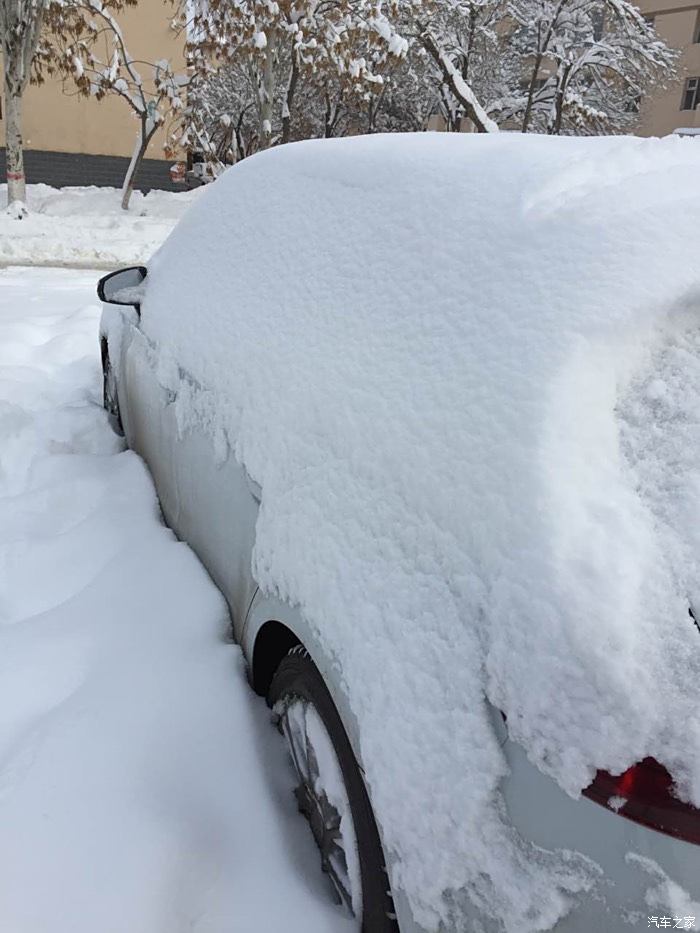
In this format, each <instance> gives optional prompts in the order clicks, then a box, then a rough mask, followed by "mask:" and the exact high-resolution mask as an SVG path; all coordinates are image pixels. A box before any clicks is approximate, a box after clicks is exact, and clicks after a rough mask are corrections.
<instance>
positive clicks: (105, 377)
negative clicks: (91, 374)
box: [102, 341, 124, 437]
mask: <svg viewBox="0 0 700 933" xmlns="http://www.w3.org/2000/svg"><path fill="white" fill-rule="evenodd" d="M102 405H103V407H104V410H105V411H106V412H107V415H108V417H109V423H110V425H111V427H112V430H113V431H114V433H115V434H119V435H120V436H121V437H124V425H123V424H122V416H121V412H120V410H119V395H118V393H117V380H116V377H115V375H114V370H113V369H112V363H111V361H110V359H109V353H108V352H107V344H106V341H105V342H103V344H102Z"/></svg>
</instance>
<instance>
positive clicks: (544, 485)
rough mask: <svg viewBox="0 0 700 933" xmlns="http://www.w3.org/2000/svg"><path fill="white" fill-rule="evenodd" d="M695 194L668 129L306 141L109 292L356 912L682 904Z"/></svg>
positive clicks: (259, 683) (115, 362) (145, 394)
mask: <svg viewBox="0 0 700 933" xmlns="http://www.w3.org/2000/svg"><path fill="white" fill-rule="evenodd" d="M698 216H700V150H698V149H697V147H695V146H688V145H687V143H685V142H684V141H683V140H679V139H672V138H668V139H665V140H638V139H632V138H627V139H563V138H562V139H559V138H542V137H529V136H522V137H521V136H518V135H515V134H508V135H505V134H502V135H501V136H496V135H494V136H483V137H482V136H466V135H455V136H453V135H449V134H419V135H415V136H403V135H397V136H392V137H383V136H378V137H369V138H355V139H348V140H327V141H316V142H306V143H299V144H294V145H290V146H284V147H280V148H278V149H275V150H272V151H268V152H265V153H263V154H261V155H258V156H255V157H253V158H251V159H246V160H245V161H243V162H242V163H240V164H238V165H236V166H235V167H234V168H232V169H231V170H229V171H228V172H226V173H225V174H224V175H223V176H222V177H221V178H220V179H219V180H218V181H217V182H216V183H215V184H213V185H211V186H209V187H208V188H207V190H206V191H205V192H204V193H203V195H202V197H201V198H200V199H199V200H198V201H197V202H196V203H195V204H194V205H193V206H192V208H191V209H190V211H189V212H188V213H187V214H186V215H185V217H184V218H183V219H182V221H181V222H180V224H179V225H178V227H177V228H176V229H175V231H174V232H173V233H172V235H171V236H170V238H169V239H168V240H167V242H166V243H165V244H164V246H163V247H162V248H161V249H160V251H159V252H158V253H157V254H156V255H155V256H154V257H153V258H152V260H151V262H150V263H149V265H148V268H147V270H146V268H140V267H139V268H135V269H131V270H122V271H119V272H117V273H113V274H111V275H109V276H106V277H105V278H104V279H103V280H102V281H101V283H100V286H99V294H100V297H101V298H102V299H103V301H105V302H106V304H105V306H104V313H103V322H102V337H101V340H102V360H103V367H104V400H105V406H106V408H107V410H108V411H109V412H110V415H111V416H112V419H113V421H114V423H115V424H116V425H117V426H118V428H119V429H120V430H123V432H124V433H125V435H126V438H127V441H128V443H129V445H130V446H131V447H132V448H133V449H134V450H136V451H137V452H138V453H139V454H141V455H142V456H143V458H144V459H145V461H146V463H147V464H148V466H149V468H150V470H151V473H152V475H153V478H154V480H155V484H156V487H157V490H158V494H159V497H160V502H161V505H162V510H163V514H164V516H165V519H166V521H167V522H168V524H169V525H170V526H171V527H172V528H173V529H174V530H175V532H176V533H177V535H178V536H180V537H181V538H182V539H184V540H185V541H186V542H188V543H189V544H190V545H191V546H192V548H193V549H194V550H195V551H196V553H197V554H198V555H199V557H200V558H201V560H202V562H203V564H204V565H205V567H206V568H207V569H208V571H209V573H210V575H211V576H212V578H213V580H214V581H215V582H216V584H217V585H218V586H219V588H220V589H221V591H222V592H223V594H224V596H225V597H226V600H227V602H228V605H229V607H230V611H231V617H232V622H233V634H234V636H235V638H236V640H237V641H238V642H239V643H240V645H241V647H242V649H243V652H244V655H245V657H246V659H247V662H248V666H249V671H250V679H251V683H252V685H253V687H254V688H255V690H256V691H257V692H258V693H259V694H261V695H263V696H266V697H267V699H268V702H269V703H270V705H271V707H272V709H273V712H274V718H275V720H276V722H277V723H278V725H279V727H280V730H281V731H282V733H283V734H284V736H285V737H286V739H287V742H288V744H289V748H290V751H291V755H292V758H293V761H294V765H295V767H296V772H297V775H298V786H297V790H296V794H297V798H298V801H299V807H300V809H301V810H302V812H303V813H305V814H306V816H307V817H308V819H309V822H310V824H311V829H312V832H313V834H314V837H315V839H316V841H317V842H318V845H319V848H320V850H321V853H322V862H323V867H324V869H325V871H327V872H328V874H329V876H330V878H331V880H332V881H333V884H334V886H335V889H336V892H337V894H338V898H339V900H340V901H342V902H343V903H344V904H345V906H346V908H347V909H348V910H349V911H352V913H353V914H354V916H355V917H356V918H357V920H358V923H359V924H361V927H362V929H363V930H364V931H366V933H389V931H396V930H397V929H399V930H400V931H401V933H409V931H410V933H415V931H417V930H425V931H435V930H438V929H440V930H442V931H446V933H459V931H466V930H507V931H516V930H517V931H519V933H523V931H531V930H533V931H534V930H544V929H550V928H552V929H556V930H558V931H562V933H564V931H566V933H583V931H586V933H589V931H591V930H613V929H618V928H623V929H624V928H625V926H626V925H628V924H630V925H632V926H633V927H634V926H639V925H641V926H643V927H645V928H646V927H647V921H648V922H649V924H651V925H652V926H653V925H654V923H655V922H658V921H659V920H660V919H661V918H667V919H671V921H672V925H674V924H677V923H680V924H681V927H680V928H683V924H685V925H686V928H688V929H692V928H693V926H692V924H694V926H695V928H700V906H699V905H700V810H698V809H697V808H698V806H699V805H700V691H698V686H697V684H698V674H699V673H700V633H699V632H698V628H697V625H696V623H695V621H694V618H693V614H692V613H693V606H694V605H695V606H700V592H699V589H700V585H699V581H700V573H699V572H698V571H699V570H700V567H698V558H699V556H700V549H699V545H700V540H698V528H700V493H699V492H698V490H700V466H699V461H700V458H699V457H698V452H699V451H700V353H699V350H700V330H699V328H698V321H699V314H700V288H699V286H700V272H699V271H698V260H697V257H698V255H700V225H699V224H698V222H697V218H698ZM696 915H697V916H696ZM693 918H694V919H693ZM666 925H668V924H666Z"/></svg>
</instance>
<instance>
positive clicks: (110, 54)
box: [46, 0, 188, 210]
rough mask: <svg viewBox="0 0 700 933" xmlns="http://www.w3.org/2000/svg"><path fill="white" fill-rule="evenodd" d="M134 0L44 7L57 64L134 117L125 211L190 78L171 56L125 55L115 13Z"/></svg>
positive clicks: (79, 0)
mask: <svg viewBox="0 0 700 933" xmlns="http://www.w3.org/2000/svg"><path fill="white" fill-rule="evenodd" d="M135 2H136V0H49V2H48V7H47V12H46V24H47V26H48V27H49V28H50V30H51V43H52V51H53V56H52V61H53V63H54V67H55V69H56V70H58V71H59V72H60V73H61V74H62V75H63V76H64V79H67V80H69V81H70V82H71V83H72V84H73V85H74V86H75V88H76V90H77V92H78V93H79V94H81V95H83V96H85V97H90V96H94V97H95V98H96V99H97V100H101V99H102V98H103V97H106V96H107V95H112V96H116V97H119V98H120V99H121V100H123V101H124V102H125V104H126V105H127V106H128V107H129V109H130V110H131V112H132V114H133V115H134V117H135V119H136V122H137V126H138V129H137V133H136V141H135V144H134V150H133V154H132V157H131V161H130V163H129V167H128V169H127V172H126V175H125V177H124V184H123V187H122V207H123V208H124V210H128V207H129V201H130V199H131V195H132V192H133V189H134V181H135V178H136V175H137V173H138V169H139V167H140V165H141V163H142V161H143V158H144V156H145V154H146V151H147V149H148V147H149V145H150V142H151V140H152V139H153V136H154V135H155V133H156V132H157V130H158V128H159V127H161V126H162V125H163V124H164V123H165V121H166V119H167V118H168V117H169V116H171V115H173V114H179V113H180V112H181V111H182V109H183V107H184V93H185V90H186V87H187V83H188V79H187V76H186V75H182V74H176V73H175V72H174V71H173V68H172V66H171V64H170V62H169V61H166V60H162V61H157V62H147V61H137V60H136V59H134V58H133V57H132V56H131V55H130V54H129V51H128V48H127V46H126V42H125V40H124V35H123V33H122V30H121V27H120V25H119V22H118V20H117V14H118V13H119V12H120V11H121V10H123V9H124V7H125V6H133V5H134V4H135ZM144 68H145V69H148V72H147V73H148V77H147V78H145V79H144V78H143V77H142V75H141V69H144Z"/></svg>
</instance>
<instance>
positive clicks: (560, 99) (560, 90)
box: [547, 65, 571, 136]
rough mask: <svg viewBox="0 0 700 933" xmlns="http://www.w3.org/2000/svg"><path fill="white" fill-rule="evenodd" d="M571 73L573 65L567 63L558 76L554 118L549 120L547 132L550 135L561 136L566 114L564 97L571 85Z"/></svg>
mask: <svg viewBox="0 0 700 933" xmlns="http://www.w3.org/2000/svg"><path fill="white" fill-rule="evenodd" d="M570 74H571V65H567V66H566V67H565V68H564V70H563V71H562V72H560V74H559V75H558V76H557V90H556V94H555V96H554V119H553V120H551V119H550V121H549V126H548V127H547V132H548V133H549V135H550V136H559V135H560V134H561V124H562V119H563V116H564V99H565V97H566V89H567V87H568V86H569V75H570Z"/></svg>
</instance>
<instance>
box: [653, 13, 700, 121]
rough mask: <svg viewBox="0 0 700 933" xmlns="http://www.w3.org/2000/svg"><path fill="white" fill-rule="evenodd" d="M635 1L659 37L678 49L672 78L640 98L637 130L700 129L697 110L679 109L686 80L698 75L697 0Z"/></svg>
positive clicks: (698, 23) (699, 74)
mask: <svg viewBox="0 0 700 933" xmlns="http://www.w3.org/2000/svg"><path fill="white" fill-rule="evenodd" d="M637 4H638V6H639V8H640V9H641V11H642V13H643V14H644V15H645V16H647V17H653V19H654V25H655V27H656V31H657V32H658V34H659V36H660V37H661V38H662V39H664V40H665V41H666V42H667V43H668V44H669V45H671V46H673V47H674V48H677V49H681V50H682V52H681V58H680V63H679V70H678V78H677V79H676V81H675V82H674V83H673V84H672V85H670V86H669V87H668V88H667V89H666V90H661V91H658V92H657V93H655V94H650V95H648V96H647V97H645V98H644V100H643V101H642V104H641V109H640V124H639V128H638V132H639V133H640V134H641V135H642V136H666V135H667V134H668V133H672V132H673V130H675V129H678V128H680V127H693V128H700V110H683V109H681V108H682V104H683V99H684V96H685V87H686V81H687V79H688V78H693V77H697V78H700V43H697V42H695V39H696V38H697V37H698V28H699V26H700V19H699V17H700V0H696V2H694V3H683V2H682V0H681V2H679V0H637Z"/></svg>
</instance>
